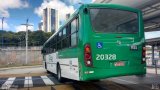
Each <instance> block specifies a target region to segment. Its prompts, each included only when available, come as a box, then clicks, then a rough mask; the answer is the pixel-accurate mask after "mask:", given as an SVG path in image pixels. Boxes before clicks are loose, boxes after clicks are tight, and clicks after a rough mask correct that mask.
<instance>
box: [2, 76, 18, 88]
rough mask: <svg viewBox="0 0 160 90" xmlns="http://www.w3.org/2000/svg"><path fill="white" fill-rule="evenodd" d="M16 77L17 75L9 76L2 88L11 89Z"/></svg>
mask: <svg viewBox="0 0 160 90" xmlns="http://www.w3.org/2000/svg"><path fill="white" fill-rule="evenodd" d="M15 79H16V78H15V77H12V78H8V80H7V81H6V82H5V83H4V84H3V85H2V87H1V89H7V90H8V89H10V87H11V86H12V84H13V82H14V80H15Z"/></svg>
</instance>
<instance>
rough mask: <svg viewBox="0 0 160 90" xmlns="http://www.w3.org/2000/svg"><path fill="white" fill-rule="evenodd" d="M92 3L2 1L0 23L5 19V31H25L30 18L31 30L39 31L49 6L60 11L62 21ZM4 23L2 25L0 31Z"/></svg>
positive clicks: (27, 0) (80, 0)
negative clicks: (84, 4)
mask: <svg viewBox="0 0 160 90" xmlns="http://www.w3.org/2000/svg"><path fill="white" fill-rule="evenodd" d="M80 2H82V3H91V2H92V0H0V22H2V17H5V18H4V24H3V26H4V30H6V31H13V32H18V31H25V26H23V25H21V24H25V23H26V19H27V18H29V24H31V25H33V26H30V27H29V30H32V31H33V30H38V23H39V22H41V20H42V12H43V9H44V8H46V7H47V6H49V7H52V8H54V9H58V10H59V17H60V20H64V19H65V15H66V14H68V13H73V12H74V11H75V10H76V9H77V8H78V7H79V6H80V4H78V3H80ZM1 27H2V23H0V30H1Z"/></svg>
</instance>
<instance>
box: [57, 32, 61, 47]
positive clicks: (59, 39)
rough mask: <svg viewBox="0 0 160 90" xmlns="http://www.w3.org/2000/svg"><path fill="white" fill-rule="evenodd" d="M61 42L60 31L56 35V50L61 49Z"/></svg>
mask: <svg viewBox="0 0 160 90" xmlns="http://www.w3.org/2000/svg"><path fill="white" fill-rule="evenodd" d="M61 40H62V31H60V32H59V33H58V41H57V43H58V44H57V47H58V48H57V49H58V50H60V49H61Z"/></svg>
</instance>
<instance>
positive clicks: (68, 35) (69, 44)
mask: <svg viewBox="0 0 160 90" xmlns="http://www.w3.org/2000/svg"><path fill="white" fill-rule="evenodd" d="M70 25H71V24H70V23H69V24H68V25H67V27H66V31H67V32H66V34H67V35H66V42H67V43H66V47H70V46H71V37H70V35H71V26H70Z"/></svg>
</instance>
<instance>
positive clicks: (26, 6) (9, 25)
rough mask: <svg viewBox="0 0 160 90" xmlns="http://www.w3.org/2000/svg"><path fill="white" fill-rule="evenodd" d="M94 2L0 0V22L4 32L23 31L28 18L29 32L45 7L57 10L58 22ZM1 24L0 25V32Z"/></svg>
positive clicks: (151, 34) (150, 34)
mask: <svg viewBox="0 0 160 90" xmlns="http://www.w3.org/2000/svg"><path fill="white" fill-rule="evenodd" d="M93 1H95V0H0V22H2V21H1V20H2V17H5V18H4V24H3V26H4V30H6V31H13V32H18V31H25V30H26V29H25V26H23V25H21V24H25V23H26V19H27V18H29V24H31V25H33V26H30V27H29V30H32V31H35V30H38V23H39V22H41V20H42V12H43V9H44V8H46V7H47V6H49V7H52V8H54V9H58V11H59V17H60V20H61V21H63V20H65V15H66V14H68V13H73V12H74V11H75V10H76V9H77V8H78V7H79V6H80V4H78V3H84V4H85V3H92V2H93ZM1 27H2V23H0V30H1ZM145 37H146V38H147V39H148V38H155V37H160V31H156V32H147V33H145Z"/></svg>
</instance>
